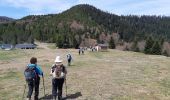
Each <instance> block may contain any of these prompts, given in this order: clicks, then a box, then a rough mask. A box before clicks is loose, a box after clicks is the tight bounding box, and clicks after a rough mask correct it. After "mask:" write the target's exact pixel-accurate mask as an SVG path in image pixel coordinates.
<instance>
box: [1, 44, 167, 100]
mask: <svg viewBox="0 0 170 100" xmlns="http://www.w3.org/2000/svg"><path fill="white" fill-rule="evenodd" d="M38 45H40V47H41V48H40V49H35V50H12V51H3V50H0V55H1V56H0V80H1V82H0V86H1V87H0V99H1V100H21V99H22V95H23V92H24V84H25V79H24V75H23V71H24V68H25V66H26V65H27V64H28V63H29V59H30V58H31V57H32V56H36V57H37V58H38V64H39V65H40V66H41V68H42V70H43V71H44V76H45V87H46V96H45V97H44V94H43V82H42V80H41V82H40V96H39V98H41V99H40V100H50V99H51V88H52V87H51V76H50V68H51V66H52V64H53V63H54V59H55V57H56V55H60V56H61V57H62V59H63V61H64V62H63V63H64V65H67V62H66V54H67V53H68V49H47V48H46V47H51V46H55V45H54V44H53V45H52V44H50V45H49V44H44V43H42V44H38ZM44 46H45V47H44ZM70 51H71V54H72V57H73V62H72V65H71V66H70V67H67V70H68V75H67V93H68V96H67V97H66V95H65V94H66V93H65V85H64V87H63V97H64V98H65V99H66V100H169V99H170V91H169V90H170V86H169V83H170V77H169V76H170V69H169V64H170V58H169V57H165V56H153V55H144V54H142V53H134V52H127V51H117V50H109V51H108V52H90V51H85V54H84V55H78V51H77V50H76V49H70ZM27 89H28V87H26V93H27ZM16 90H17V91H16ZM25 97H26V94H25ZM65 99H64V100H65Z"/></svg>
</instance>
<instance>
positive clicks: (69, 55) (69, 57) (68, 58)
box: [67, 52, 72, 66]
mask: <svg viewBox="0 0 170 100" xmlns="http://www.w3.org/2000/svg"><path fill="white" fill-rule="evenodd" d="M71 60H72V56H71V53H70V52H69V53H68V54H67V61H68V66H70V65H71Z"/></svg>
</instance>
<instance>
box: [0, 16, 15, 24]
mask: <svg viewBox="0 0 170 100" xmlns="http://www.w3.org/2000/svg"><path fill="white" fill-rule="evenodd" d="M11 21H14V19H13V18H9V17H5V16H0V23H6V22H11Z"/></svg>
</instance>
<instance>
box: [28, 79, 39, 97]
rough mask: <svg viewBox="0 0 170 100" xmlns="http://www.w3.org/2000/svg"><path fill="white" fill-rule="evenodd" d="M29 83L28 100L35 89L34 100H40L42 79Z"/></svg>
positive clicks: (29, 81)
mask: <svg viewBox="0 0 170 100" xmlns="http://www.w3.org/2000/svg"><path fill="white" fill-rule="evenodd" d="M27 83H28V94H27V98H31V95H32V93H33V89H35V94H34V100H38V95H39V84H40V78H38V79H37V80H33V79H31V80H28V81H27Z"/></svg>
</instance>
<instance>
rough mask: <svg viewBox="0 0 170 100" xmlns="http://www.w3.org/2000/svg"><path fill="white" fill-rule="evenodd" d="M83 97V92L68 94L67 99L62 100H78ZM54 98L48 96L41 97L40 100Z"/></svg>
mask: <svg viewBox="0 0 170 100" xmlns="http://www.w3.org/2000/svg"><path fill="white" fill-rule="evenodd" d="M80 96H82V94H81V92H77V93H75V94H68V95H67V96H66V97H64V98H63V99H62V100H67V99H76V98H78V97H80ZM52 98H53V96H52V95H51V94H50V95H46V96H44V97H41V98H40V99H39V100H52Z"/></svg>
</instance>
